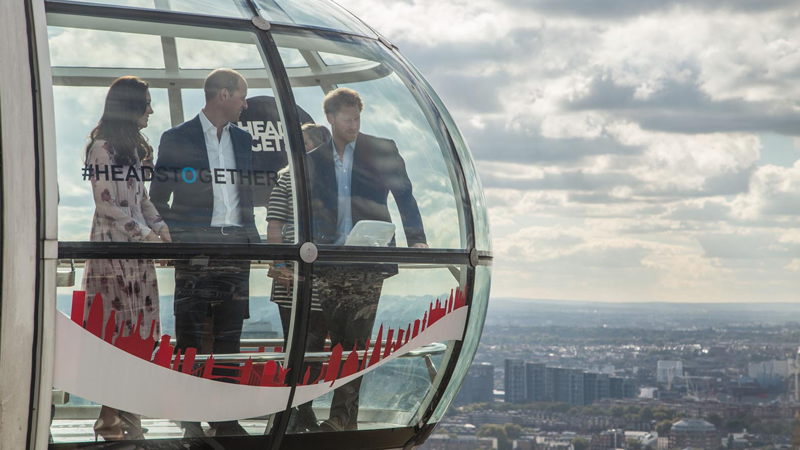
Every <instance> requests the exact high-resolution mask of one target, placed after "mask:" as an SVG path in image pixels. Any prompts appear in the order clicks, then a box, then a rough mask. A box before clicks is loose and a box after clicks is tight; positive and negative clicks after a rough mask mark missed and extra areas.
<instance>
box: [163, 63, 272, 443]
mask: <svg viewBox="0 0 800 450" xmlns="http://www.w3.org/2000/svg"><path fill="white" fill-rule="evenodd" d="M204 91H205V97H206V105H205V107H204V108H203V110H202V111H200V113H199V114H198V115H197V116H196V117H195V118H194V119H192V120H190V121H188V122H185V123H183V124H181V125H178V126H177V127H175V128H172V129H170V130H168V131H167V132H165V133H164V134H163V135H162V136H161V144H160V145H159V147H158V161H157V162H156V166H155V168H154V176H153V180H152V183H151V186H150V197H151V201H152V202H153V205H155V206H156V207H157V208H158V211H159V212H160V213H161V216H162V217H163V218H164V220H165V221H166V222H167V223H168V224H169V227H170V231H171V232H172V239H173V242H187V243H224V244H253V243H258V242H260V238H259V234H258V230H257V228H256V225H255V218H254V216H253V191H252V171H251V167H250V155H251V152H252V137H251V136H250V133H248V132H246V131H244V130H242V129H241V128H238V127H237V126H236V125H233V124H232V122H237V121H238V120H239V116H240V114H241V112H242V111H243V110H244V109H246V108H247V100H246V98H247V82H246V81H245V79H244V78H243V77H242V76H241V75H240V74H239V73H238V72H236V71H234V70H231V69H217V70H214V71H213V72H211V74H210V75H209V76H208V77H207V78H206V80H205V85H204ZM244 174H247V176H248V177H249V178H248V179H244V178H243V175H244ZM170 197H171V198H172V203H171V205H170V204H169V203H168V202H169V200H170ZM249 279H250V262H249V261H227V260H215V259H213V258H212V259H210V260H200V259H194V260H192V261H176V262H175V300H174V301H175V304H174V309H175V338H176V340H177V345H176V351H178V350H181V351H183V352H184V354H185V352H186V349H188V348H195V349H196V350H197V351H198V353H204V351H203V350H204V349H202V348H201V347H202V342H203V324H204V322H205V320H206V317H208V316H210V317H211V321H212V330H213V353H214V354H221V353H239V351H240V341H241V335H242V326H243V323H244V320H245V319H246V318H248V317H249V297H250V292H249ZM206 350H207V349H206ZM214 374H215V375H219V376H228V377H231V378H228V379H227V381H231V382H234V381H235V380H234V378H233V377H234V376H236V371H235V370H231V369H221V370H220V369H218V370H215V372H214ZM211 425H212V426H214V427H215V428H216V435H218V436H223V435H240V434H247V433H246V432H245V430H244V429H243V428H242V427H241V426H240V425H239V424H238V422H236V421H229V422H219V423H216V424H211ZM181 426H182V427H183V428H184V429H185V430H186V435H187V436H188V435H192V436H203V435H204V432H203V430H202V428H201V427H200V424H199V423H194V422H183V423H182V424H181Z"/></svg>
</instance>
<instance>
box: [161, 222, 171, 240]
mask: <svg viewBox="0 0 800 450" xmlns="http://www.w3.org/2000/svg"><path fill="white" fill-rule="evenodd" d="M158 237H160V238H161V240H162V241H164V242H172V236H171V235H170V234H169V227H167V226H166V225H164V226H163V227H161V231H159V233H158Z"/></svg>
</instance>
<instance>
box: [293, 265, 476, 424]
mask: <svg viewBox="0 0 800 450" xmlns="http://www.w3.org/2000/svg"><path fill="white" fill-rule="evenodd" d="M466 281H467V268H466V267H465V266H460V265H446V266H435V265H408V264H365V263H358V264H353V263H324V264H315V265H314V276H313V281H312V291H313V296H312V304H311V315H310V322H309V328H308V338H307V339H308V341H307V345H306V362H307V367H305V368H304V369H303V370H304V372H303V375H302V380H303V381H302V382H301V385H300V386H298V388H297V391H296V392H295V397H294V398H295V401H294V406H296V407H297V408H296V409H294V410H293V414H294V417H293V418H292V420H290V424H291V427H290V430H289V432H290V433H298V432H317V431H341V430H356V429H358V430H366V429H377V428H397V427H405V426H409V425H412V419H413V417H414V415H415V413H417V411H418V410H419V408H420V407H421V406H422V405H423V404H424V402H425V400H426V399H427V398H428V397H429V396H430V395H431V394H432V393H433V392H434V391H435V390H436V389H439V383H440V382H441V376H440V372H441V370H442V369H443V368H444V367H445V366H446V364H447V361H448V355H449V354H450V349H451V348H452V345H453V343H454V342H455V341H456V340H459V339H461V337H462V336H463V332H464V327H465V325H466V316H467V312H466V309H467V308H466V306H465V304H464V303H465V300H464V299H465V297H464V295H463V292H464V290H465V286H466ZM325 336H329V337H330V341H328V342H326V341H325ZM354 350H355V351H354ZM317 421H321V423H319V424H318V423H317Z"/></svg>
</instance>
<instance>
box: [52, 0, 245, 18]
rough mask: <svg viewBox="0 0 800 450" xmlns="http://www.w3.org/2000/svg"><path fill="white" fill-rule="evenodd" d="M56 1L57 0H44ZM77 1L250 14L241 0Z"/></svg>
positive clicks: (221, 14)
mask: <svg viewBox="0 0 800 450" xmlns="http://www.w3.org/2000/svg"><path fill="white" fill-rule="evenodd" d="M46 1H54V2H58V0H46ZM77 2H78V3H93V4H98V5H108V6H124V7H128V8H141V9H160V10H164V11H178V12H186V13H192V14H202V15H207V16H219V17H233V18H237V19H249V18H250V17H252V15H251V14H250V13H249V12H248V10H249V9H248V8H247V7H246V6H244V4H243V2H242V1H241V0H77Z"/></svg>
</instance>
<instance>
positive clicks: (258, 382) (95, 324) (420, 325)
mask: <svg viewBox="0 0 800 450" xmlns="http://www.w3.org/2000/svg"><path fill="white" fill-rule="evenodd" d="M466 298H467V293H466V289H460V288H456V289H455V290H451V291H450V297H449V298H446V299H445V301H444V304H442V302H441V301H440V300H439V299H438V298H437V299H436V304H435V306H434V302H431V303H430V305H429V307H428V310H427V311H425V313H424V316H423V318H422V320H421V321H420V319H416V320H414V322H413V323H409V324H408V326H407V327H406V328H405V329H403V328H402V327H400V328H398V330H396V331H395V330H394V329H392V328H389V329H388V331H387V332H386V340H385V341H384V340H383V332H384V330H383V328H384V326H383V324H381V326H380V328H379V330H378V336H377V337H376V339H375V345H374V346H373V347H372V348H370V343H371V339H370V338H368V339H367V342H366V348H365V349H364V350H363V353H362V354H361V358H359V351H357V347H358V343H356V344H355V345H354V346H353V349H352V352H350V354H349V355H348V356H347V358H346V359H345V360H344V363H342V354H343V353H344V349H342V346H341V345H340V344H336V345H335V346H334V347H333V348H332V349H330V352H331V356H330V358H329V359H328V362H326V363H323V365H322V370H321V371H320V374H319V376H318V377H317V378H316V379H315V380H310V377H311V367H308V368H307V369H306V372H305V374H304V375H303V377H302V378H301V380H300V383H299V384H298V385H299V386H309V385H314V384H317V383H320V382H324V383H330V384H331V385H333V383H334V382H336V380H338V379H341V378H345V377H348V376H350V375H354V374H356V373H358V372H361V371H364V370H366V369H368V368H369V367H371V366H373V365H375V364H377V363H378V362H380V361H381V359H386V358H387V357H388V356H389V355H391V354H392V353H394V352H396V351H397V350H398V349H400V347H402V346H403V345H405V344H407V343H408V342H409V340H411V339H414V338H416V337H417V335H418V334H419V333H421V332H423V331H425V330H426V329H427V328H430V327H431V326H432V325H434V324H435V323H436V322H438V321H439V320H441V319H442V318H443V317H444V316H446V315H448V314H450V313H452V312H453V311H456V310H458V309H460V308H462V307H464V306H466ZM85 308H86V291H73V293H72V311H71V315H70V319H71V320H72V321H73V322H75V323H76V324H78V325H79V326H81V327H82V328H84V329H85V330H86V331H88V332H90V333H92V334H93V335H95V336H97V337H98V338H100V339H102V340H104V341H105V342H107V343H109V344H111V345H113V346H114V347H117V348H118V349H120V350H122V351H125V352H127V353H129V354H131V355H134V356H136V357H138V358H140V359H143V360H145V361H150V362H152V363H153V364H157V365H159V366H161V367H165V368H167V369H171V370H174V371H176V372H181V373H184V374H186V375H191V376H196V377H201V378H205V379H209V380H215V379H225V380H228V381H230V380H231V379H232V378H233V379H234V380H235V381H236V382H237V383H238V384H241V385H249V386H263V387H286V386H287V384H286V380H287V378H286V376H287V374H288V373H289V370H290V369H289V368H283V366H282V364H281V363H279V362H275V361H268V362H267V363H254V362H253V360H252V358H248V359H247V361H245V362H244V363H243V364H241V365H238V364H232V363H224V364H223V363H216V362H215V361H214V355H213V354H211V355H209V356H208V359H207V360H206V361H205V362H196V357H197V354H198V353H197V349H196V348H192V347H190V348H187V349H186V350H185V351H183V355H181V353H182V352H181V350H178V351H177V352H176V351H175V347H174V346H172V345H171V344H170V338H171V336H169V335H168V334H164V335H162V336H161V338H160V339H159V345H158V346H156V340H155V337H154V336H153V329H154V328H155V320H153V323H152V324H151V326H150V330H151V331H150V335H149V336H147V337H146V338H142V337H141V325H142V315H141V314H140V315H139V318H138V320H137V322H136V325H134V326H132V328H131V332H130V334H129V335H128V336H121V335H120V334H121V331H120V333H119V334H117V335H116V336H115V331H116V329H117V324H116V312H115V311H114V310H112V311H111V314H110V315H109V318H108V320H107V321H106V323H105V324H103V316H104V313H105V311H104V306H103V297H102V295H101V294H100V293H99V292H98V293H97V294H96V295H95V297H94V299H93V300H92V303H91V306H90V307H89V314H88V316H87V317H86V321H85V323H84V320H83V318H84V316H85ZM121 326H122V327H124V326H125V324H121ZM280 350H281V349H280V347H276V351H280ZM326 350H328V349H327V347H326ZM259 351H261V352H263V351H265V349H264V348H263V347H262V348H259ZM181 358H182V359H181ZM359 359H360V360H361V363H360V364H359ZM214 369H224V370H225V371H226V372H227V373H229V374H230V373H231V372H236V373H237V374H238V375H235V376H231V375H214Z"/></svg>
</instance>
